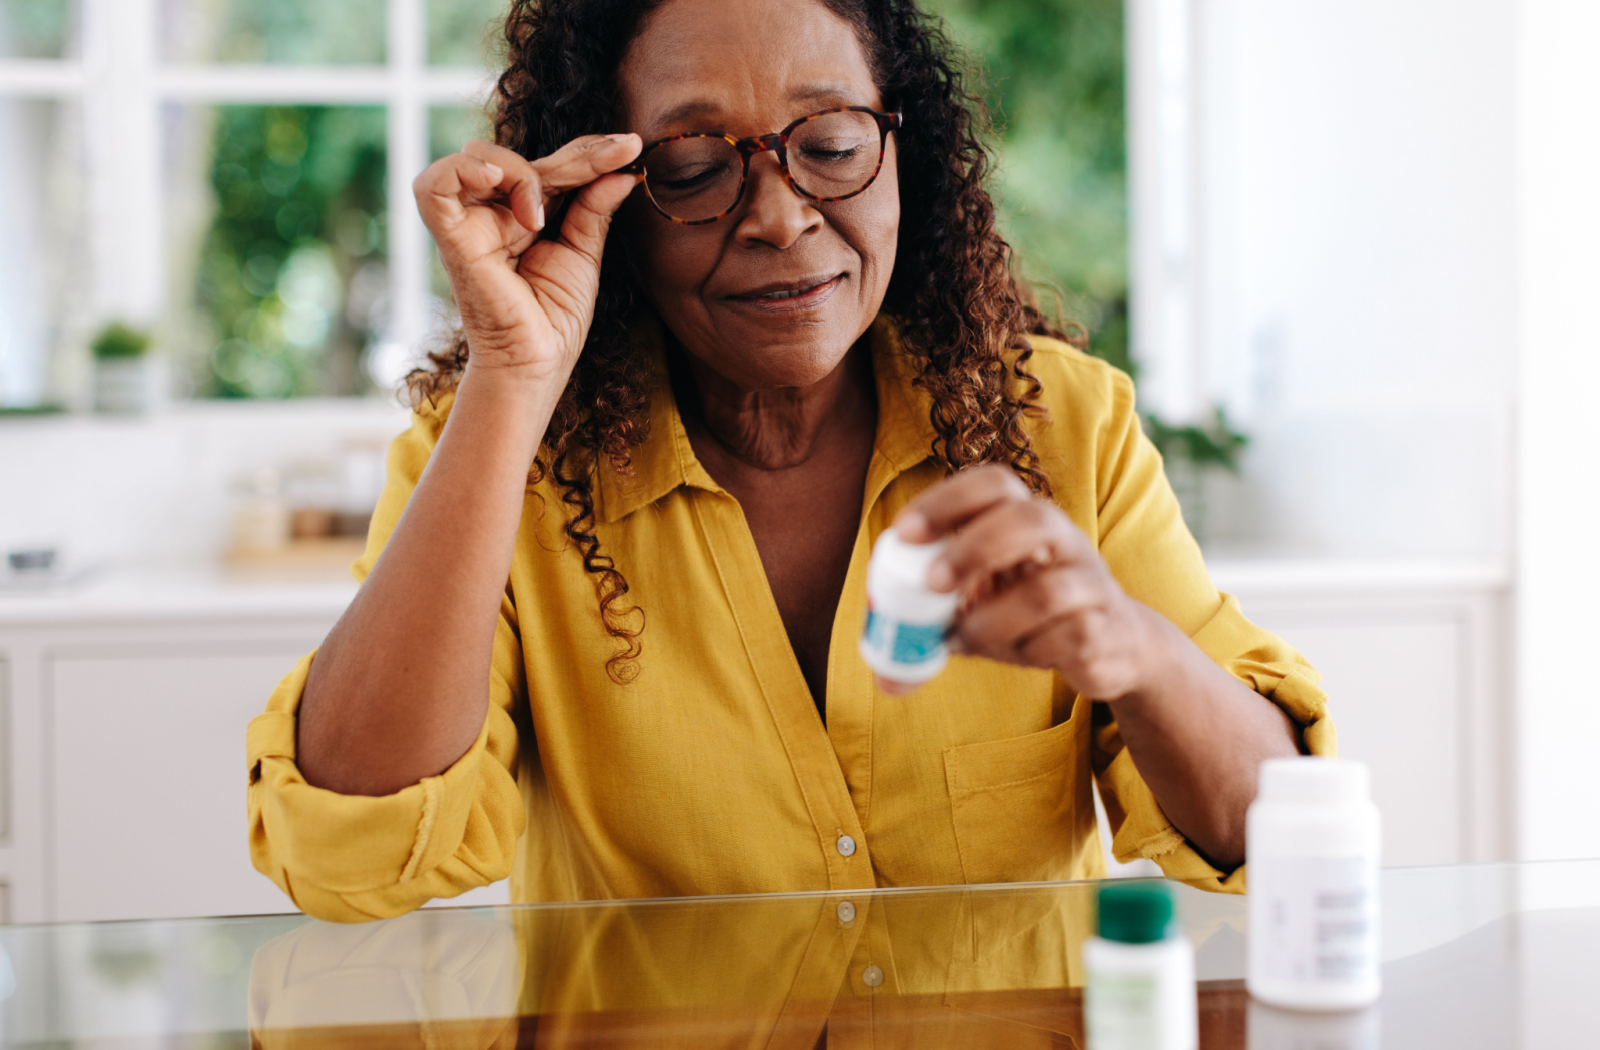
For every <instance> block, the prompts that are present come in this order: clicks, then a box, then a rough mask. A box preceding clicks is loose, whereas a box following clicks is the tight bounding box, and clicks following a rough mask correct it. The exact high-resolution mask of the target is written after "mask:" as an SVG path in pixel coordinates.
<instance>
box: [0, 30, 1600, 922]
mask: <svg viewBox="0 0 1600 1050" xmlns="http://www.w3.org/2000/svg"><path fill="white" fill-rule="evenodd" d="M929 6H930V7H931V8H932V9H934V10H937V11H939V12H940V13H941V14H943V15H944V16H945V17H946V18H947V19H948V20H949V27H950V32H951V35H952V36H953V37H954V38H955V39H956V40H958V41H959V42H960V43H961V44H962V45H963V47H964V48H965V54H966V56H967V61H968V62H969V63H970V65H971V66H972V67H973V68H974V69H975V70H980V71H981V72H982V73H983V74H984V75H985V77H986V78H987V85H988V87H987V96H986V101H987V103H988V105H989V107H990V109H991V112H992V113H993V115H994V116H995V118H996V122H997V126H998V129H999V130H998V145H999V149H1000V158H1001V167H1000V174H999V180H998V192H999V198H1000V202H1001V206H1002V219H1003V225H1004V228H1005V231H1006V233H1007V236H1008V238H1009V239H1010V240H1011V241H1012V242H1013V244H1014V245H1015V246H1016V248H1017V251H1018V256H1019V259H1020V262H1021V267H1022V270H1023V272H1024V274H1025V275H1026V276H1028V277H1029V278H1031V279H1032V280H1034V281H1035V282H1036V284H1037V285H1038V287H1039V288H1040V289H1041V295H1042V296H1043V298H1044V299H1045V300H1046V302H1047V304H1049V306H1050V308H1051V309H1057V310H1059V312H1060V316H1061V318H1062V319H1063V320H1064V321H1068V322H1071V323H1073V324H1076V325H1079V326H1081V327H1082V329H1083V331H1084V333H1085V334H1086V336H1087V338H1088V345H1089V348H1090V350H1091V352H1093V353H1096V354H1098V355H1100V356H1102V357H1105V358H1107V359H1109V360H1111V361H1113V362H1115V363H1117V364H1118V365H1120V366H1121V367H1124V368H1127V369H1128V370H1129V371H1130V372H1133V373H1134V374H1135V376H1136V378H1137V382H1138V386H1139V392H1140V398H1141V403H1142V406H1143V409H1144V411H1145V412H1146V413H1147V427H1148V430H1149V432H1150V434H1151V436H1152V438H1153V439H1155V440H1156V441H1157V443H1158V444H1159V446H1160V447H1161V449H1162V452H1163V454H1164V455H1165V457H1166V460H1167V464H1168V470H1169V474H1170V476H1171V477H1172V479H1173V482H1174V486H1175V487H1176V488H1177V490H1178V492H1179V494H1180V498H1181V499H1182V501H1183V503H1184V507H1185V514H1186V516H1187V517H1188V519H1189V521H1190V523H1191V526H1192V527H1193V529H1194V530H1195V532H1196V534H1197V535H1198V536H1199V537H1200V539H1201V541H1202V544H1203V546H1204V547H1205V549H1206V552H1207V557H1208V561H1209V563H1210V564H1211V566H1212V569H1213V573H1214V575H1215V577H1216V578H1217V581H1218V583H1219V585H1220V586H1222V587H1223V588H1224V589H1225V590H1229V591H1232V592H1234V593H1237V594H1238V595H1239V596H1240V598H1241V600H1242V601H1243V603H1244V606H1245V610H1246V612H1247V613H1248V614H1250V615H1251V616H1252V617H1254V618H1255V619H1257V620H1258V621H1260V622H1262V623H1264V624H1266V625H1267V626H1269V627H1271V628H1273V629H1275V630H1278V631H1279V632H1280V633H1282V634H1284V635H1285V636H1286V637H1288V638H1289V639H1290V640H1291V641H1293V642H1294V643H1295V644H1296V645H1297V646H1299V647H1300V648H1301V649H1302V650H1303V651H1304V652H1305V653H1306V655H1307V656H1308V657H1309V658H1310V659H1311V661H1312V662H1313V663H1315V664H1316V665H1317V666H1318V667H1319V668H1321V669H1322V670H1323V672H1324V674H1325V679H1326V681H1325V684H1326V685H1327V687H1328V689H1329V691H1330V693H1331V694H1332V696H1333V698H1334V703H1335V704H1336V707H1335V710H1336V712H1337V720H1338V724H1339V729H1340V737H1341V743H1342V746H1343V750H1344V752H1345V753H1347V754H1350V755H1354V756H1356V757H1360V758H1364V759H1366V760H1367V761H1368V762H1369V763H1371V764H1372V767H1373V775H1374V782H1375V786H1376V791H1377V795H1378V799H1379V802H1380V805H1382V806H1383V808H1384V812H1385V820H1386V835H1385V845H1386V849H1387V851H1388V853H1387V859H1388V860H1389V861H1390V862H1391V863H1400V864H1426V863H1449V862H1456V861H1465V860H1493V859H1510V858H1513V857H1519V858H1550V857H1561V856H1577V855H1587V856H1594V855H1600V772H1597V771H1596V770H1595V765H1594V763H1593V762H1592V760H1590V759H1589V758H1588V756H1587V753H1586V749H1585V745H1586V742H1587V741H1589V740H1592V739H1594V738H1595V737H1596V736H1600V704H1597V703H1596V702H1595V701H1596V699H1597V698H1596V696H1595V692H1596V687H1595V686H1594V685H1593V684H1592V682H1591V681H1590V680H1589V677H1588V676H1587V675H1586V674H1585V673H1584V664H1583V660H1582V656H1581V654H1582V653H1583V652H1584V651H1587V647H1588V646H1590V645H1592V644H1593V642H1592V640H1591V638H1590V634H1591V633H1592V629H1593V628H1594V627H1595V626H1596V617H1595V615H1594V614H1593V612H1592V610H1593V609H1594V607H1595V604H1596V594H1597V593H1600V554H1597V553H1596V543H1595V541H1594V540H1593V539H1592V537H1591V536H1590V531H1591V530H1590V528H1589V523H1590V521H1592V520H1593V502H1594V501H1593V500H1592V499H1591V498H1590V496H1589V489H1590V485H1591V479H1592V478H1593V476H1594V474H1595V470H1594V468H1593V466H1592V465H1591V463H1590V461H1588V460H1587V456H1586V453H1585V452H1584V450H1585V449H1586V448H1588V447H1589V444H1590V442H1591V437H1590V429H1591V428H1589V427H1588V426H1586V424H1587V423H1588V419H1589V414H1590V413H1591V412H1592V406H1593V403H1594V398H1595V395H1594V393H1593V392H1594V391H1595V390H1597V389H1600V352H1597V351H1600V337H1597V335H1596V329H1595V327H1594V324H1593V321H1592V318H1591V314H1592V312H1593V311H1592V309H1591V308H1590V307H1591V304H1593V303H1595V302H1597V301H1600V297H1597V294H1596V291H1595V289H1596V285H1597V282H1600V252H1597V250H1596V248H1595V245H1596V244H1597V243H1600V203H1597V197H1596V193H1595V187H1596V186H1600V145H1597V143H1600V63H1594V62H1592V61H1590V58H1589V56H1590V54H1591V53H1592V49H1593V47H1594V46H1595V45H1596V44H1600V8H1596V7H1595V5H1593V4H1592V3H1590V2H1587V0H1454V2H1446V0H1339V2H1334V0H1305V2H1299V3H1282V2H1279V0H1127V2H1126V3H1123V2H1121V0H930V3H929ZM504 7H505V0H339V2H337V3H330V2H327V0H0V556H4V558H5V561H4V563H0V919H5V920H8V921H39V920H44V919H100V918H125V917H128V918H131V917H144V916H158V915H181V914H216V913H226V912H243V911H260V910H280V909H282V908H283V907H285V906H286V902H285V901H284V900H283V898H281V896H279V895H277V892H276V890H274V889H273V888H272V887H271V886H270V885H269V884H268V883H266V881H265V880H264V879H261V878H260V877H258V876H256V875H254V873H253V872H251V871H250V869H249V864H248V860H247V859H246V858H245V856H244V842H243V833H244V826H243V799H242V793H243V785H244V780H245V773H246V771H245V770H244V768H243V725H244V722H245V721H246V720H247V719H248V718H249V717H250V716H251V715H252V714H254V713H255V712H256V711H258V710H259V709H260V707H261V706H262V704H263V703H264V701H265V698H266V695H267V692H268V691H269V690H270V688H271V686H272V684H273V683H274V682H275V681H276V679H277V678H278V676H279V675H281V674H282V673H283V672H284V671H285V670H287V668H288V666H289V665H290V663H291V662H292V660H293V659H294V657H295V656H297V655H298V654H300V653H303V652H305V651H306V650H308V649H310V648H311V647H313V646H314V645H316V644H317V642H318V641H319V639H320V638H321V636H322V634H323V633H324V632H325V631H326V629H327V627H328V626H329V625H330V624H331V623H332V622H333V620H334V619H335V618H336V617H337V616H338V614H339V612H340V610H341V609H342V608H343V606H344V604H345V603H346V602H347V601H348V600H349V597H350V595H351V594H352V593H353V592H354V584H353V583H351V582H350V581H349V578H348V574H347V572H346V568H347V566H348V563H349V562H350V560H351V559H352V558H353V557H354V555H355V553H356V552H357V551H359V549H360V543H361V539H360V537H361V536H362V535H363V531H364V528H365V522H366V516H367V515H368V514H369V513H370V511H371V509H372V505H373V502H374V500H375V498H376V494H377V491H378V488H379V487H380V485H381V482H382V457H383V449H384V447H385V444H386V443H387V441H388V440H389V438H391V437H392V436H393V435H394V434H395V433H397V432H398V431H400V430H401V429H403V428H404V426H405V425H406V421H407V414H406V410H405V409H404V408H403V407H402V406H401V404H400V402H399V400H398V399H397V398H396V396H395V389H396V384H397V381H398V380H399V378H400V377H401V376H403V375H404V374H405V372H406V371H407V370H408V369H409V368H411V367H413V365H414V364H415V363H416V361H417V359H418V355H419V352H420V349H421V348H423V347H425V346H427V345H428V344H429V343H430V341H431V340H436V339H438V338H439V337H440V335H441V334H442V333H444V332H447V331H448V330H449V327H450V325H451V307H450V303H449V294H448V286H447V285H446V283H445V282H444V280H443V277H442V274H441V273H440V270H439V267H438V264H437V260H436V258H435V257H434V254H433V250H432V246H431V243H430V241H429V239H428V236H427V233H426V231H425V230H424V228H423V227H422V225H421V223H420V221H419V220H418V219H417V217H416V214H415V211H414V208H413V206H412V203H411V194H410V183H411V180H412V179H413V178H414V176H415V175H416V174H417V173H418V172H419V171H420V170H421V169H422V168H423V167H425V166H426V165H427V164H428V163H429V161H430V160H431V159H432V158H435V157H438V156H441V155H443V154H445V153H448V152H452V151H454V150H456V149H458V148H459V147H460V146H461V144H462V143H463V142H464V141H466V140H467V139H468V138H472V137H477V136H483V135H486V134H487V122H486V120H485V117H484V114H483V105H484V102H485V100H486V98H487V96H488V92H489V89H490V87H491V86H492V83H493V79H494V76H495V69H496V66H497V63H498V62H499V55H498V53H497V50H496V46H495V43H494V35H493V26H494V23H495V21H496V20H497V19H498V18H500V17H502V16H503V9H504ZM174 871H182V872H184V873H186V874H185V875H184V876H183V877H181V878H175V877H174V874H173V873H174ZM487 892H488V894H489V895H490V898H491V899H492V895H493V893H494V892H495V890H494V888H491V890H490V891H487Z"/></svg>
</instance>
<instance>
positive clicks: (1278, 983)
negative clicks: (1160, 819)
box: [1245, 758, 1381, 1010]
mask: <svg viewBox="0 0 1600 1050" xmlns="http://www.w3.org/2000/svg"><path fill="white" fill-rule="evenodd" d="M1379 831H1380V827H1379V818H1378V808H1377V807H1376V806H1374V805H1373V804H1372V797H1371V792H1370V789H1369V786H1368V775H1367V767H1366V766H1365V765H1363V764H1362V763H1360V762H1350V761H1345V760H1342V759H1332V758H1276V759H1270V760H1268V761H1266V762H1263V763H1262V764H1261V779H1260V786H1259V789H1258V792H1257V794H1256V800H1255V801H1254V802H1253V803H1251V804H1250V811H1249V815H1248V816H1247V817H1246V823H1245V859H1246V860H1247V861H1248V862H1249V867H1248V869H1247V872H1246V875H1245V881H1246V885H1247V887H1248V895H1249V899H1250V936H1249V950H1250V959H1249V971H1248V982H1247V983H1248V985H1249V988H1250V994H1251V995H1253V996H1255V997H1256V998H1257V999H1259V1000H1261V1001H1262V1002H1264V1003H1269V1004H1271V1005H1273V1006H1278V1007H1284V1008H1287V1009H1291V1010H1353V1009H1359V1008H1361V1007H1364V1006H1368V1005H1370V1004H1372V1003H1374V1002H1376V1001H1377V999H1378V995H1379V992H1380V990H1381V989H1380V984H1379V974H1378V971H1379V958H1378V849H1379V845H1378V844H1379Z"/></svg>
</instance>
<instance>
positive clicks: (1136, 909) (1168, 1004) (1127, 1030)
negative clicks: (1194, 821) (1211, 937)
mask: <svg viewBox="0 0 1600 1050" xmlns="http://www.w3.org/2000/svg"><path fill="white" fill-rule="evenodd" d="M1095 896H1096V900H1097V902H1098V905H1099V907H1098V911H1097V917H1096V931H1097V936H1094V937H1090V938H1089V939H1088V940H1086V941H1084V944H1083V969H1084V975H1085V980H1084V989H1083V1009H1084V1017H1083V1020H1084V1028H1085V1035H1086V1036H1087V1037H1088V1038H1087V1045H1088V1050H1195V1048H1196V1047H1198V1046H1199V1045H1200V1024H1199V998H1198V996H1197V994H1196V987H1195V979H1194V946H1193V945H1191V944H1190V943H1189V941H1188V939H1187V938H1185V937H1184V936H1183V934H1182V933H1180V932H1179V931H1178V924H1177V921H1176V917H1175V915H1174V914H1173V899H1172V887H1170V886H1168V885H1167V884H1166V883H1164V882H1153V881H1151V882H1146V881H1144V880H1139V881H1132V880H1121V879H1116V880H1112V881H1109V882H1103V883H1101V885H1100V888H1099V891H1098V892H1097V893H1096V895H1095Z"/></svg>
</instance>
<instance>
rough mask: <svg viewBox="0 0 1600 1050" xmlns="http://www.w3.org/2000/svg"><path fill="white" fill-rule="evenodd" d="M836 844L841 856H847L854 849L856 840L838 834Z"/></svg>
mask: <svg viewBox="0 0 1600 1050" xmlns="http://www.w3.org/2000/svg"><path fill="white" fill-rule="evenodd" d="M837 845H838V847H839V856H841V857H848V856H850V855H851V854H853V853H854V852H855V851H856V840H855V839H853V838H851V837H850V836H849V835H840V836H839V841H838V843H837Z"/></svg>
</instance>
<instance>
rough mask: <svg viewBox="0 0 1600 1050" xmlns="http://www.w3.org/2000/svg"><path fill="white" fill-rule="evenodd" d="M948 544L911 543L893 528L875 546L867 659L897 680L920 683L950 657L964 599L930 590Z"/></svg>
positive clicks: (864, 634) (865, 634) (864, 642)
mask: <svg viewBox="0 0 1600 1050" xmlns="http://www.w3.org/2000/svg"><path fill="white" fill-rule="evenodd" d="M948 545H949V541H948V540H939V541H937V542H934V543H908V542H906V541H905V540H903V539H901V538H900V534H899V533H898V532H896V531H895V530H894V529H893V528H888V529H885V530H884V531H883V533H882V535H880V536H879V537H878V542H877V543H876V544H874V545H873V548H872V559H871V560H870V561H868V562H867V622H866V625H865V626H864V627H863V628H862V631H861V645H860V649H861V658H862V659H863V660H865V661H866V662H867V666H868V667H871V668H872V669H873V671H875V672H877V673H878V674H879V675H881V676H883V677H884V678H887V679H889V680H890V681H891V682H903V683H906V684H908V685H920V684H921V683H923V682H926V681H928V680H929V679H931V678H933V677H934V676H935V675H937V674H938V673H939V672H940V671H942V670H944V665H945V662H946V661H947V660H949V659H950V647H949V646H948V645H947V644H946V643H945V632H946V631H948V630H949V629H950V623H951V621H952V620H954V619H955V614H956V604H957V602H958V600H959V599H958V598H957V596H956V595H955V594H953V593H952V594H941V593H939V592H938V591H934V590H932V589H930V588H929V587H928V569H929V568H930V567H931V566H932V565H933V560H934V559H935V558H937V557H938V556H939V555H940V553H941V552H943V551H944V549H945V547H946V546H948Z"/></svg>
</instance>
